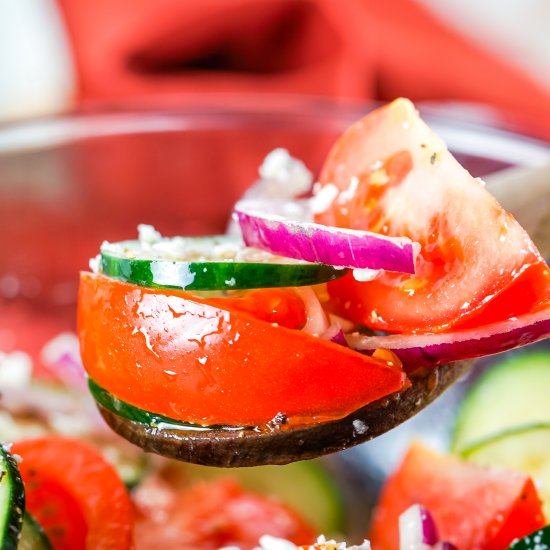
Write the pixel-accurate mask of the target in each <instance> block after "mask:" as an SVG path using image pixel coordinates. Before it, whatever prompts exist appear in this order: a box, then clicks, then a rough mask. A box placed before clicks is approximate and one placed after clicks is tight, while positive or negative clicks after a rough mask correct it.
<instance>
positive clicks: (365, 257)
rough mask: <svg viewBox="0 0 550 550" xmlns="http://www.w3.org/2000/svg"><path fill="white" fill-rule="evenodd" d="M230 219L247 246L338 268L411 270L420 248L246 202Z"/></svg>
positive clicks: (402, 239)
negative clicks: (271, 211) (267, 210)
mask: <svg viewBox="0 0 550 550" xmlns="http://www.w3.org/2000/svg"><path fill="white" fill-rule="evenodd" d="M254 206H257V203H254ZM234 216H235V218H236V219H237V221H238V222H239V225H240V227H241V232H242V235H243V239H244V241H245V243H246V244H247V245H248V246H254V247H256V248H260V249H262V250H268V251H269V252H271V253H273V254H278V255H280V256H286V257H288V258H295V259H299V260H305V261H308V262H320V263H324V264H328V265H332V266H336V267H342V268H345V267H347V268H351V269H373V270H378V269H385V270H388V271H399V272H402V273H414V271H415V258H416V256H417V254H418V252H419V250H420V247H419V245H417V244H416V243H414V242H413V241H411V240H410V239H408V238H407V237H386V236H384V235H379V234H377V233H372V232H370V231H358V230H354V229H341V228H338V227H330V226H326V225H321V224H317V223H313V222H309V221H292V220H289V219H287V218H285V217H284V216H278V215H272V214H266V213H264V212H263V209H262V210H259V211H258V210H257V209H256V208H254V207H252V206H251V205H247V204H246V201H241V202H239V203H237V205H236V206H235V210H234Z"/></svg>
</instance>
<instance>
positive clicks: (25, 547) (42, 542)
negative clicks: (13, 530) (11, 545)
mask: <svg viewBox="0 0 550 550" xmlns="http://www.w3.org/2000/svg"><path fill="white" fill-rule="evenodd" d="M17 550H52V545H51V543H50V540H49V539H48V537H47V535H46V533H45V532H44V529H42V526H41V525H40V524H39V523H38V521H36V519H35V518H34V516H32V515H31V514H29V513H28V512H27V513H26V514H25V518H24V519H23V529H22V530H21V538H20V539H19V546H18V547H17Z"/></svg>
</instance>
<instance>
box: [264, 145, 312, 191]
mask: <svg viewBox="0 0 550 550" xmlns="http://www.w3.org/2000/svg"><path fill="white" fill-rule="evenodd" d="M259 173H260V177H261V178H262V181H263V182H265V184H266V185H265V188H266V189H265V190H266V191H268V195H269V196H272V197H274V198H293V197H297V196H299V195H303V194H304V193H306V192H307V191H309V190H310V189H311V184H312V182H313V176H312V174H311V172H310V171H309V170H308V169H307V168H306V166H305V164H304V163H303V162H302V161H301V160H298V159H295V158H293V157H292V156H291V155H290V154H289V152H288V151H287V150H286V149H281V148H279V149H274V150H273V151H271V153H269V154H268V155H267V156H266V157H265V159H264V161H263V163H262V165H261V166H260V169H259Z"/></svg>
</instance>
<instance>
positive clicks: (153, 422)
mask: <svg viewBox="0 0 550 550" xmlns="http://www.w3.org/2000/svg"><path fill="white" fill-rule="evenodd" d="M88 387H89V388H90V392H91V394H92V396H93V397H94V399H95V400H96V401H97V402H98V403H99V404H100V405H102V406H103V407H105V408H106V409H107V410H109V411H111V412H112V413H114V414H116V415H118V416H121V417H122V418H125V419H127V420H131V421H132V422H140V423H141V424H145V425H147V426H150V427H151V428H157V429H159V430H193V431H207V430H231V431H241V430H246V429H254V428H253V427H251V426H225V425H220V424H216V425H211V426H203V425H201V424H194V423H191V422H185V421H183V420H175V419H174V418H169V417H168V416H164V415H162V414H157V413H152V412H149V411H146V410H145V409H140V408H139V407H136V406H134V405H131V404H130V403H127V402H126V401H123V400H121V399H119V398H118V397H116V396H114V395H113V394H111V393H110V392H109V391H108V390H106V389H104V388H102V387H101V386H100V385H98V384H97V383H96V382H94V381H93V380H92V379H91V378H88Z"/></svg>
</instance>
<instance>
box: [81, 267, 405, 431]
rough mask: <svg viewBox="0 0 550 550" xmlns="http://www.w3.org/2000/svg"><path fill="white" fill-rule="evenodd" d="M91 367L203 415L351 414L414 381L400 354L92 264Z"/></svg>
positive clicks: (144, 404)
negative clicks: (384, 354) (151, 285)
mask: <svg viewBox="0 0 550 550" xmlns="http://www.w3.org/2000/svg"><path fill="white" fill-rule="evenodd" d="M78 333H79V338H80V345H81V354H82V360H83V363H84V366H85V368H86V370H87V371H88V374H89V375H90V377H91V378H92V379H93V380H94V381H95V382H97V383H98V384H99V385H100V386H102V387H103V388H105V389H106V390H107V391H109V392H110V393H111V394H113V395H115V396H116V397H118V398H120V399H122V400H123V401H126V402H128V403H130V404H132V405H134V406H136V407H139V408H142V409H146V410H147V411H150V412H154V413H158V414H163V415H165V416H168V417H170V418H173V419H175V420H182V421H187V422H193V423H198V424H202V425H213V424H226V425H237V426H243V425H244V426H265V424H266V423H268V422H269V421H270V420H272V419H273V418H275V417H276V415H279V417H280V413H282V414H284V415H285V416H286V419H287V422H288V424H304V423H315V422H319V421H321V420H327V419H335V418H341V417H344V416H346V415H347V414H349V413H351V412H353V411H354V410H357V409H358V408H360V407H361V406H363V405H365V404H367V403H370V402H372V401H374V400H376V399H379V398H381V397H383V396H385V395H388V394H390V393H393V392H395V391H398V390H400V389H402V388H403V387H405V385H406V384H408V381H407V378H406V375H405V374H404V372H403V369H402V368H401V365H400V364H396V363H398V360H397V361H396V362H394V361H392V360H391V358H390V359H388V358H381V357H379V358H371V357H368V356H366V355H362V354H360V353H358V352H355V351H353V350H351V349H348V348H345V347H344V346H340V345H338V344H335V343H332V342H329V341H325V340H322V339H321V338H316V337H314V336H311V335H309V334H304V333H303V332H300V331H298V330H292V329H288V328H285V327H281V326H274V325H273V324H271V323H268V322H266V321H263V320H260V319H256V318H255V317H253V316H252V315H251V314H250V313H247V312H242V311H237V310H235V311H234V310H232V309H231V308H230V306H227V307H226V308H222V307H221V306H220V301H219V300H216V301H215V304H214V303H211V302H210V301H209V300H208V299H203V298H197V297H195V296H193V295H192V294H190V293H187V292H184V291H178V290H160V289H148V288H141V287H139V286H135V285H132V284H129V283H123V282H120V281H116V280H113V279H109V278H107V277H105V276H102V275H94V274H91V273H83V274H82V276H81V279H80V291H79V302H78Z"/></svg>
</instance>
